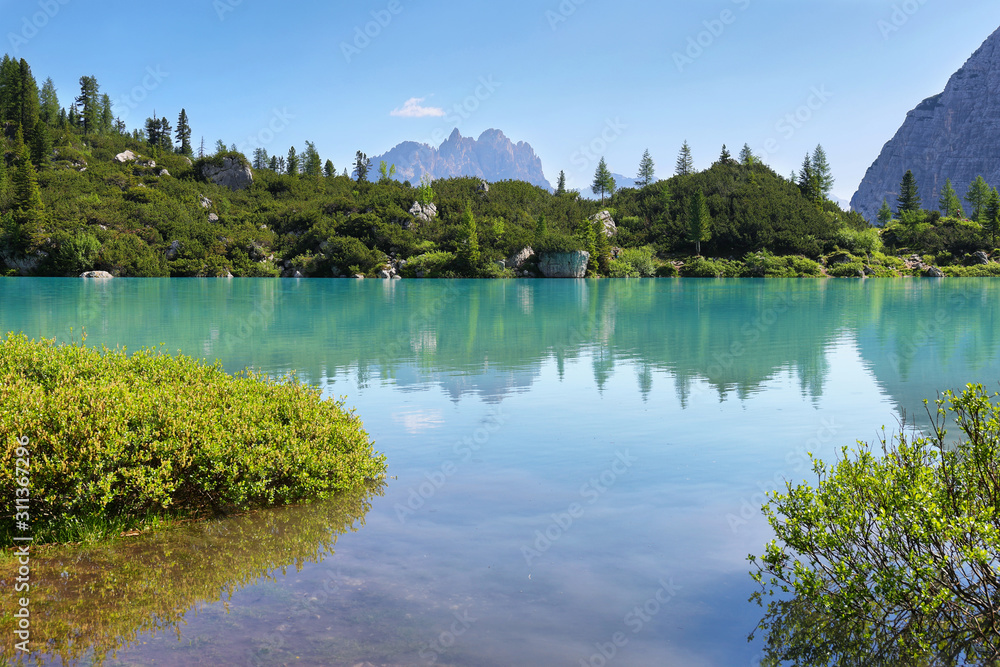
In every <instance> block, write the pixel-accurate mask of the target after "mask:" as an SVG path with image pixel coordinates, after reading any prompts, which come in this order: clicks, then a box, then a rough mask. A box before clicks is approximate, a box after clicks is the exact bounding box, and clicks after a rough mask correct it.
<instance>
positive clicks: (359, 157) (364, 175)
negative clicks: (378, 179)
mask: <svg viewBox="0 0 1000 667" xmlns="http://www.w3.org/2000/svg"><path fill="white" fill-rule="evenodd" d="M371 166H372V161H371V160H370V159H369V158H368V156H367V155H365V154H364V153H362V152H361V151H358V152H357V154H355V156H354V178H355V179H357V181H358V183H363V182H364V181H367V180H368V171H369V170H370V169H371Z"/></svg>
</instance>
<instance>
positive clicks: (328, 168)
mask: <svg viewBox="0 0 1000 667" xmlns="http://www.w3.org/2000/svg"><path fill="white" fill-rule="evenodd" d="M323 175H324V176H325V177H327V178H333V177H334V176H336V175H337V168H336V167H334V166H333V160H327V161H326V162H325V163H324V164H323Z"/></svg>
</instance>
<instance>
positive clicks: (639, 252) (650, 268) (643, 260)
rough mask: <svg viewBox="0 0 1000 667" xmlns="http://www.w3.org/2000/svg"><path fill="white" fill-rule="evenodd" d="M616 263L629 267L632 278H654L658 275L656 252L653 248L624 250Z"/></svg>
mask: <svg viewBox="0 0 1000 667" xmlns="http://www.w3.org/2000/svg"><path fill="white" fill-rule="evenodd" d="M614 261H617V262H618V263H620V264H625V265H627V266H628V267H629V269H630V272H629V273H630V276H634V277H636V278H652V277H654V276H655V275H656V269H657V268H658V262H657V261H656V252H655V251H654V249H653V248H652V247H651V246H644V247H641V248H622V252H621V254H620V255H619V256H618V258H617V259H616V260H614Z"/></svg>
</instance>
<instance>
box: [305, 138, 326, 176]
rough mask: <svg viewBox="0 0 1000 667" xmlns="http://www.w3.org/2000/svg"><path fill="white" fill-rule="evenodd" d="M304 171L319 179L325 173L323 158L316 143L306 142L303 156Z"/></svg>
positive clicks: (307, 174)
mask: <svg viewBox="0 0 1000 667" xmlns="http://www.w3.org/2000/svg"><path fill="white" fill-rule="evenodd" d="M302 172H303V173H304V174H305V175H306V176H308V177H309V178H315V179H319V177H320V176H322V175H323V160H321V159H320V157H319V151H317V150H316V144H314V143H313V142H311V141H307V142H306V150H305V152H304V153H303V157H302Z"/></svg>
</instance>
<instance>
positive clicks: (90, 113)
mask: <svg viewBox="0 0 1000 667" xmlns="http://www.w3.org/2000/svg"><path fill="white" fill-rule="evenodd" d="M99 91H100V87H99V86H98V85H97V79H96V78H95V77H92V76H82V77H80V96H79V97H77V98H76V106H77V108H78V109H79V111H80V120H79V122H80V127H81V128H82V129H83V133H84V134H85V135H86V134H90V133H91V132H96V131H97V130H98V128H99V124H100V104H101V102H100V99H99V98H98V94H99Z"/></svg>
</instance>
